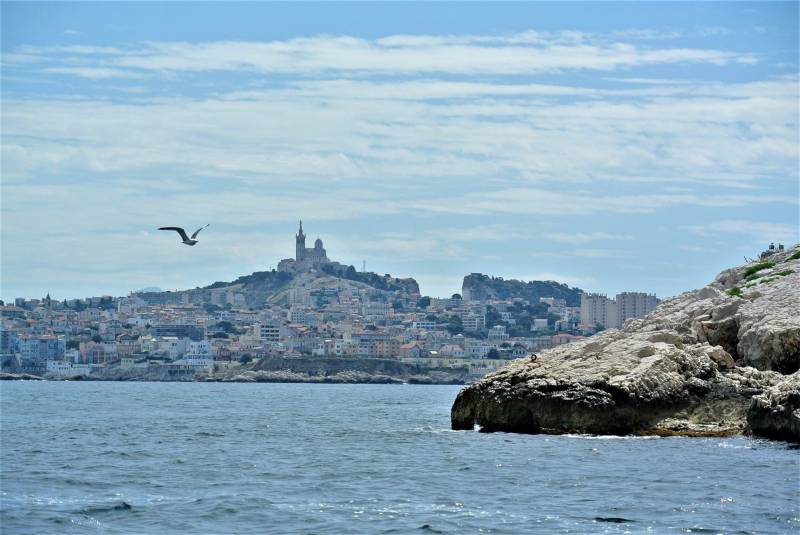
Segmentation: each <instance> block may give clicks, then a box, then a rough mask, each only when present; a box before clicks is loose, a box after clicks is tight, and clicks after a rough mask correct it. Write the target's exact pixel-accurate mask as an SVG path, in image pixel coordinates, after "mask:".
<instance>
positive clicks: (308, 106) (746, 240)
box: [0, 2, 800, 299]
mask: <svg viewBox="0 0 800 535" xmlns="http://www.w3.org/2000/svg"><path fill="white" fill-rule="evenodd" d="M797 27H798V7H797V3H766V2H763V3H762V2H759V3H743V2H742V3H717V2H714V3H711V2H708V3H689V2H679V3H656V2H652V3H610V2H593V3H577V2H576V3H540V4H504V3H465V4H461V3H440V4H416V3H393V4H372V3H350V4H335V3H326V4H311V3H296V4H266V3H263V4H262V3H258V4H257V3H240V4H231V3H226V4H216V3H171V4H162V3H14V2H3V3H2V30H3V32H2V54H3V58H2V82H3V85H2V97H3V99H2V291H1V292H0V293H1V294H2V298H4V299H11V298H14V297H18V296H27V297H39V296H41V295H44V294H45V293H47V292H50V293H51V295H53V296H54V297H57V298H72V297H82V296H88V295H101V294H113V295H123V294H126V293H127V292H129V291H131V290H135V289H138V288H142V287H146V286H159V287H162V288H164V289H182V288H192V287H195V286H198V285H205V284H209V283H211V282H214V281H217V280H232V279H234V278H236V277H237V276H239V275H242V274H247V273H250V272H253V271H257V270H263V269H269V268H271V267H274V266H276V265H277V263H278V261H279V260H280V259H281V258H286V257H290V256H292V254H293V250H294V243H293V234H294V232H295V231H296V226H297V220H298V219H300V218H302V219H303V220H304V226H305V229H306V232H307V234H308V235H309V237H310V238H311V240H312V241H313V239H315V238H316V237H321V238H322V239H323V240H324V241H325V245H326V247H327V249H328V252H329V256H331V257H332V258H333V259H336V260H339V261H341V262H344V263H348V264H353V265H356V266H360V265H361V261H362V260H365V261H366V263H367V268H368V269H370V270H374V271H377V272H380V273H392V274H393V275H398V276H414V277H415V278H417V280H418V281H419V282H420V285H421V289H422V291H423V293H427V294H430V295H449V294H450V293H453V292H455V291H458V290H459V289H460V285H461V279H462V277H463V276H464V275H465V274H468V273H471V272H483V273H488V274H492V275H498V276H503V277H506V278H521V279H526V280H530V279H555V280H559V281H562V282H567V283H569V284H571V285H577V286H579V287H581V288H584V289H586V290H590V291H601V292H606V293H610V294H614V293H617V292H619V291H625V290H639V291H651V292H656V293H657V294H658V295H659V296H666V295H673V294H676V293H679V292H681V291H684V290H687V289H691V288H694V287H697V286H700V285H703V284H705V283H706V282H708V281H709V280H710V279H711V278H712V277H713V276H714V275H715V274H716V273H717V272H718V271H720V270H721V269H724V268H726V267H728V266H730V265H733V264H737V263H740V262H741V261H742V259H743V257H744V256H748V257H753V256H755V255H756V254H757V253H758V252H759V251H760V250H761V249H763V247H764V246H765V245H766V244H767V243H769V242H770V241H782V242H784V243H787V244H789V243H795V242H797V241H798V123H797V121H798V102H799V101H800V99H799V98H798V33H797ZM208 222H210V223H211V227H210V228H209V229H207V230H205V231H204V232H203V235H202V238H203V240H202V241H201V243H200V244H199V245H198V246H196V247H194V248H189V247H184V246H178V245H179V244H178V243H177V241H176V239H175V236H173V235H171V234H170V233H165V232H158V231H155V230H154V229H155V228H156V227H159V226H163V225H182V226H186V227H187V228H196V227H199V226H201V225H203V224H205V223H208Z"/></svg>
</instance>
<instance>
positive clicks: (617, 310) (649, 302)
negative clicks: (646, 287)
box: [581, 292, 659, 329]
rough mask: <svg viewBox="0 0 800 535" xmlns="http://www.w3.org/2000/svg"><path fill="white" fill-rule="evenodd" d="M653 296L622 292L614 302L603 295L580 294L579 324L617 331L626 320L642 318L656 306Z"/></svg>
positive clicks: (657, 301) (656, 300)
mask: <svg viewBox="0 0 800 535" xmlns="http://www.w3.org/2000/svg"><path fill="white" fill-rule="evenodd" d="M658 303H659V300H658V298H656V296H655V295H653V294H647V293H643V292H623V293H619V294H617V298H616V300H614V299H609V298H608V297H606V296H605V295H603V294H581V324H582V325H584V326H587V327H588V326H594V325H597V324H600V325H603V326H604V327H607V328H616V329H619V328H620V327H622V324H623V323H625V320H626V319H630V318H643V317H645V316H646V315H647V314H649V313H650V312H652V311H653V309H654V308H656V306H658Z"/></svg>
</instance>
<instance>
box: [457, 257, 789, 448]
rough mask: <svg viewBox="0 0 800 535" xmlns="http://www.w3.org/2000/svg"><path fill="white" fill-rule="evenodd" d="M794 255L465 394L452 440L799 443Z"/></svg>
mask: <svg viewBox="0 0 800 535" xmlns="http://www.w3.org/2000/svg"><path fill="white" fill-rule="evenodd" d="M798 288H800V248H798V247H797V246H795V248H794V249H793V250H789V251H786V252H780V253H778V254H775V255H773V256H771V257H770V258H769V260H768V261H760V262H751V263H749V264H747V265H744V266H739V267H736V268H732V269H728V270H725V271H723V272H722V273H720V274H719V275H718V276H717V277H716V279H715V280H714V281H713V282H712V283H711V284H709V285H708V286H706V287H704V288H701V289H698V290H694V291H690V292H686V293H684V294H681V295H680V296H678V297H675V298H672V299H669V300H667V301H665V302H663V303H662V304H661V305H660V306H658V307H657V308H656V309H655V310H654V311H653V312H652V313H651V314H650V315H648V316H647V317H646V318H644V319H636V320H630V321H628V322H626V324H625V326H624V327H623V328H622V329H621V330H616V329H612V330H609V331H605V332H602V333H600V334H597V335H595V336H592V337H590V338H588V339H585V340H581V341H578V342H575V343H573V344H569V345H565V346H560V347H557V348H554V349H550V350H547V351H543V352H541V353H540V354H539V355H538V357H537V358H536V359H535V360H531V359H520V360H516V361H513V362H512V363H511V364H509V365H508V366H506V367H505V368H503V369H501V370H498V371H496V372H494V373H491V374H489V375H487V376H486V377H484V378H483V379H482V380H480V381H479V382H477V383H474V384H472V385H470V386H468V387H467V388H465V389H463V390H462V391H461V392H460V393H459V394H458V397H457V398H456V400H455V403H454V404H453V408H452V413H451V419H452V426H453V428H454V429H472V428H473V425H475V424H477V425H479V426H481V427H482V429H483V430H486V431H515V432H524V433H538V432H545V433H569V432H579V433H597V434H643V435H647V434H658V435H668V434H678V435H691V436H717V435H731V434H739V433H753V434H758V435H761V436H767V437H773V438H782V439H788V440H793V441H800V371H798V369H799V368H800V295H798Z"/></svg>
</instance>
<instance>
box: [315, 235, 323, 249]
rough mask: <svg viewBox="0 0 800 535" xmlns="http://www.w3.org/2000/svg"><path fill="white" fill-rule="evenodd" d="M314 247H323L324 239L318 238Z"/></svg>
mask: <svg viewBox="0 0 800 535" xmlns="http://www.w3.org/2000/svg"><path fill="white" fill-rule="evenodd" d="M314 249H322V240H320V239H319V238H317V241H315V242H314Z"/></svg>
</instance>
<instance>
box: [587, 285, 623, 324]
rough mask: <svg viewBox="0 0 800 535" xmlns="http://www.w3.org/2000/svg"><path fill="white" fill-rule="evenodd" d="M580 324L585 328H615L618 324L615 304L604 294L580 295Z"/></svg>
mask: <svg viewBox="0 0 800 535" xmlns="http://www.w3.org/2000/svg"><path fill="white" fill-rule="evenodd" d="M581 324H582V325H585V326H587V327H594V326H595V325H602V326H603V327H606V328H616V327H617V325H618V324H619V312H618V310H617V302H616V301H614V300H613V299H609V298H608V297H606V296H605V294H586V293H582V294H581Z"/></svg>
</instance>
